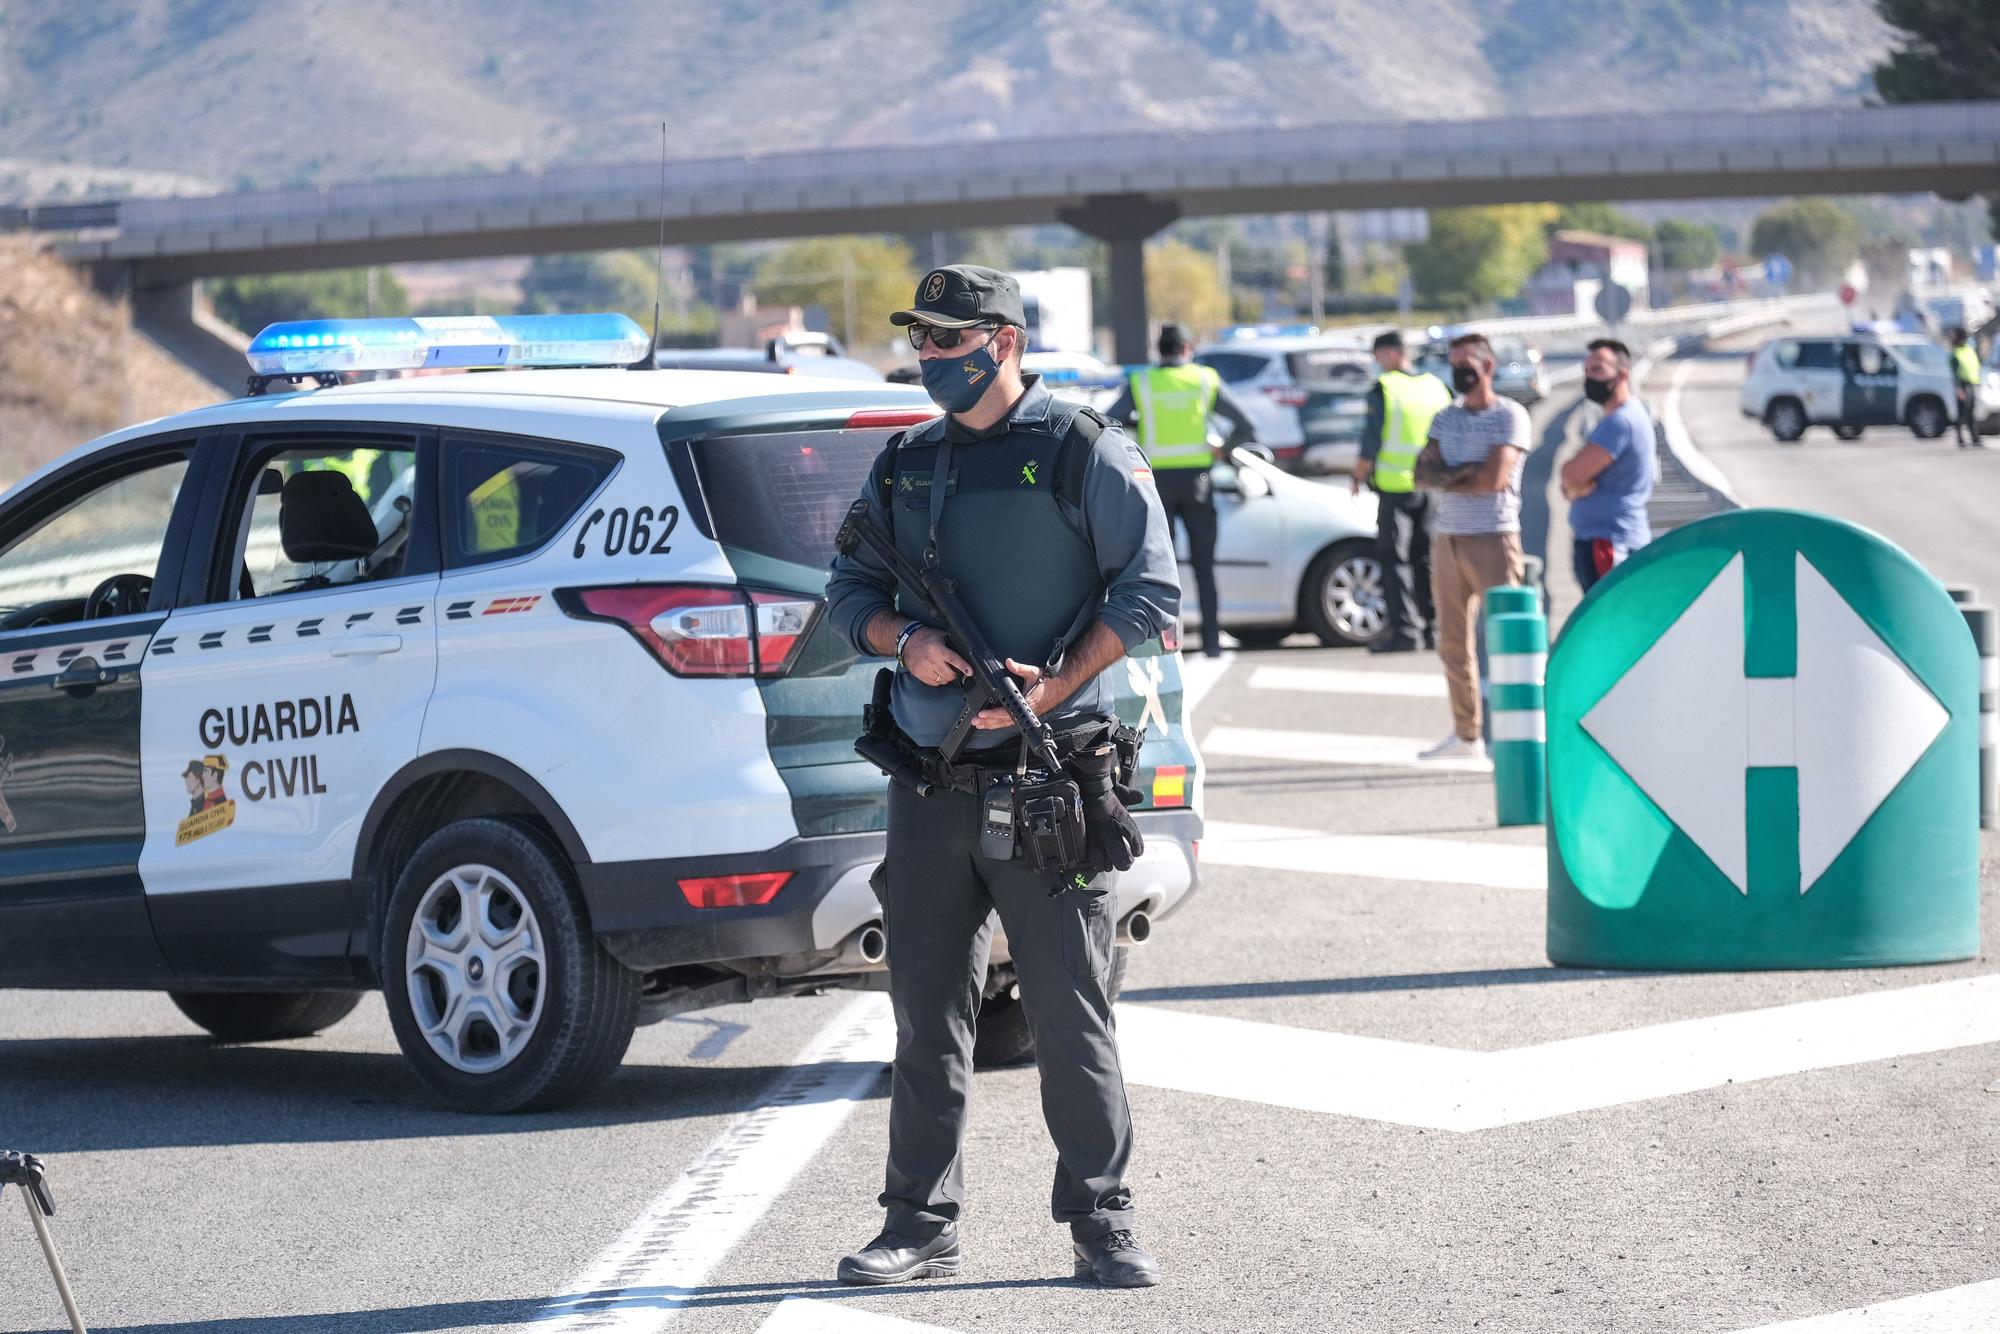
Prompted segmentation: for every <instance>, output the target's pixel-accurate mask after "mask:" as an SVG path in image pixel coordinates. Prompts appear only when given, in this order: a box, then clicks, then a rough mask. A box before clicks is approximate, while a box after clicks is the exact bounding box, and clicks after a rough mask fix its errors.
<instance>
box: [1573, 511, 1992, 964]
mask: <svg viewBox="0 0 2000 1334" xmlns="http://www.w3.org/2000/svg"><path fill="white" fill-rule="evenodd" d="M1978 707H1979V661H1978V656H1977V654H1976V653H1975V652H1974V650H1973V647H1972V642H1971V639H1970V637H1969V636H1968V635H1967V634H1966V631H1965V625H1964V618H1963V617H1962V616H1961V615H1960V614H1959V612H1958V608H1957V607H1956V605H1955V604H1953V602H1952V601H1951V598H1950V597H1949V596H1948V595H1947V594H1946V593H1945V591H1944V589H1943V587H1942V586H1940V585H1939V584H1938V583H1937V581H1936V580H1934V579H1933V578H1931V576H1930V575H1929V574H1928V573H1926V572H1925V571H1924V569H1923V568H1922V567H1921V566H1919V565H1918V564H1917V563H1916V562H1915V561H1914V560H1912V559H1911V558H1910V557H1909V556H1907V555H1905V554H1904V553H1903V552H1902V551H1900V550H1898V549H1897V548H1896V547H1894V546H1892V545H1890V544H1889V543H1888V542H1886V541H1884V540H1883V539H1881V538H1879V537H1877V536H1875V535H1874V534H1872V533H1869V532H1866V531H1865V530H1863V529H1860V528H1856V527H1854V526H1852V525H1850V524H1846V523H1842V522H1840V521H1838V520H1834V519H1829V518H1825V517H1823V516H1820V515H1812V514H1801V513H1796V512H1791V511H1785V510H1745V511H1738V512H1736V513H1733V514H1725V515H1720V516H1717V517H1715V518H1711V519H1706V520H1703V521H1701V522H1699V523H1695V524H1690V525H1688V526H1687V527H1684V528H1680V529H1677V530H1675V531H1674V532H1673V533H1671V534H1669V535H1668V536H1666V537H1664V538H1662V539H1661V540H1660V541H1658V542H1655V543H1653V544H1652V545H1651V546H1648V547H1646V548H1644V549H1642V550H1641V551H1639V552H1638V553H1637V554H1636V555H1634V556H1633V557H1632V558H1631V559H1630V560H1628V561H1626V562H1625V563H1624V564H1622V565H1620V566H1619V567H1618V568H1617V569H1615V570H1614V571H1612V573H1611V574H1610V575H1609V576H1607V577H1606V578H1605V580H1604V582H1603V583H1602V584H1601V585H1600V586H1599V588H1598V589H1597V590H1595V591H1593V593H1592V594H1591V596H1590V598H1589V599H1588V600H1587V601H1586V602H1585V603H1584V604H1583V605H1582V606H1581V607H1580V608H1579V609H1578V610H1577V612H1576V614H1575V615H1574V616H1572V617H1571V618H1570V622H1569V624H1568V625H1567V626H1566V627H1564V630H1563V634H1562V637H1561V638H1560V639H1559V640H1558V641H1557V644H1556V648H1555V651H1554V653H1553V654H1552V655H1551V657H1550V660H1549V671H1548V691H1547V709H1548V713H1547V726H1548V754H1549V814H1550V825H1551V828H1550V837H1549V919H1548V948H1549V958H1550V959H1551V960H1553V961H1555V962H1557V963H1562V964H1572V965H1588V966H1595V967H1607V966H1608V967H1628V968H1630V967H1668V968H1813V967H1836V966H1859V965H1864V964H1866V965H1875V964H1894V963H1928V962H1936V961H1940V960H1944V959H1959V958H1967V957H1970V956H1971V955H1973V954H1974V953H1976V952H1977V950H1978V947H1979V907H1978V895H1979V878H1978V862H1979V835H1978V828H1977V821H1978V774H1979V767H1978V743H1979V713H1978Z"/></svg>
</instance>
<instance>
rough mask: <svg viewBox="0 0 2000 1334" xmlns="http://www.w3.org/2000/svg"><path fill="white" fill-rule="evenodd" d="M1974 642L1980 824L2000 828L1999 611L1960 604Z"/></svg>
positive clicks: (1986, 827) (1960, 610) (1982, 827)
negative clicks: (1999, 750) (1999, 755)
mask: <svg viewBox="0 0 2000 1334" xmlns="http://www.w3.org/2000/svg"><path fill="white" fill-rule="evenodd" d="M1958 610H1959V613H1960V614H1961V615H1963V616H1964V617H1965V625H1966V628H1967V629H1969V630H1971V631H1972V642H1973V644H1974V646H1975V647H1977V648H1978V649H1979V827H1980V828H1981V829H1995V828H2000V775H1996V772H1995V769H1996V763H1995V759H1996V757H1995V753H1994V748H1995V747H1996V746H2000V611H1995V610H1994V609H1993V608H1992V607H1974V606H1967V605H1965V604H1964V603H1960V604H1959V608H1958Z"/></svg>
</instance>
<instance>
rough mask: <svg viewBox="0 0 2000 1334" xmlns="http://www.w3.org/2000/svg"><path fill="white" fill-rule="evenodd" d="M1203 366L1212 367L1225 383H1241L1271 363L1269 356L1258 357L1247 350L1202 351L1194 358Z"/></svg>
mask: <svg viewBox="0 0 2000 1334" xmlns="http://www.w3.org/2000/svg"><path fill="white" fill-rule="evenodd" d="M1195 360H1196V361H1198V362H1200V363H1201V364H1202V365H1204V366H1208V367H1212V368H1213V369H1214V371H1215V373H1216V374H1217V375H1220V376H1221V377H1222V379H1223V383H1225V384H1242V383H1243V382H1244V381H1245V380H1254V379H1256V378H1257V377H1258V376H1259V375H1261V374H1263V372H1264V368H1265V367H1266V366H1268V365H1270V364H1271V359H1270V358H1269V357H1260V356H1256V355H1253V354H1252V353H1249V352H1204V353H1202V354H1201V355H1200V356H1198V357H1196V358H1195Z"/></svg>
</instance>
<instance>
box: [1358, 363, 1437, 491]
mask: <svg viewBox="0 0 2000 1334" xmlns="http://www.w3.org/2000/svg"><path fill="white" fill-rule="evenodd" d="M1381 384H1382V450H1381V452H1380V453H1379V454H1377V455H1376V456H1375V471H1374V472H1373V473H1372V474H1370V477H1369V480H1371V481H1372V482H1374V484H1375V489H1376V490H1377V491H1384V492H1388V493H1390V494H1393V495H1400V494H1405V493H1407V492H1409V491H1413V490H1415V489H1416V484H1417V455H1419V454H1421V453H1422V452H1423V449H1424V442H1425V441H1426V440H1428V439H1429V438H1430V433H1431V418H1433V417H1435V416H1437V415H1438V413H1439V412H1441V411H1443V410H1444V408H1446V407H1447V406H1449V404H1450V403H1451V390H1449V389H1447V388H1445V387H1444V381H1442V380H1440V379H1438V378H1437V376H1435V375H1411V374H1410V373H1409V372H1407V371H1384V372H1382V380H1381Z"/></svg>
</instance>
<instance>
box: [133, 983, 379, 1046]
mask: <svg viewBox="0 0 2000 1334" xmlns="http://www.w3.org/2000/svg"><path fill="white" fill-rule="evenodd" d="M361 996H362V993H361V992H359V991H170V992H168V993H167V999H168V1000H171V1001H172V1002H173V1003H174V1005H175V1007H176V1008H177V1009H179V1010H180V1012H181V1013H182V1014H184V1015H186V1016H187V1017H188V1018H189V1019H192V1020H193V1021H194V1022H195V1023H196V1024H198V1025H199V1026H200V1027H202V1028H205V1029H207V1030H208V1031H209V1032H210V1033H212V1034H214V1035H215V1036H216V1037H218V1038H221V1039H222V1040H223V1041H224V1042H275V1041H277V1040H278V1039H280V1038H309V1037H311V1036H312V1035H313V1034H315V1033H317V1032H319V1031H320V1030H322V1029H327V1028H332V1027H333V1026H334V1025H335V1024H337V1023H339V1022H340V1021H341V1020H343V1019H345V1018H347V1016H348V1015H350V1014H352V1013H354V1007H355V1006H357V1005H359V1004H361Z"/></svg>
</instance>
